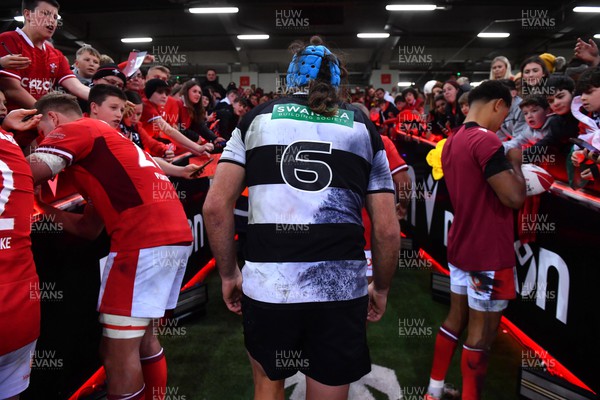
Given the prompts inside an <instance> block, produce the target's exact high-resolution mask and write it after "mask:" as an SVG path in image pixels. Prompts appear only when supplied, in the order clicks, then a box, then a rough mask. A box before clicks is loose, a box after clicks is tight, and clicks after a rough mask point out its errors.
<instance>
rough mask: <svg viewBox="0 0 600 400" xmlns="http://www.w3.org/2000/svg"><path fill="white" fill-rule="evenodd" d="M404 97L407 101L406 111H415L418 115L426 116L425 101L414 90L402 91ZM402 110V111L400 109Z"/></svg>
mask: <svg viewBox="0 0 600 400" xmlns="http://www.w3.org/2000/svg"><path fill="white" fill-rule="evenodd" d="M402 97H404V100H405V101H406V106H404V110H410V111H414V112H416V113H417V114H421V115H422V114H424V113H425V108H424V107H423V99H421V98H420V97H419V95H418V93H417V91H416V90H415V89H414V88H406V89H404V90H403V91H402ZM398 110H400V109H398Z"/></svg>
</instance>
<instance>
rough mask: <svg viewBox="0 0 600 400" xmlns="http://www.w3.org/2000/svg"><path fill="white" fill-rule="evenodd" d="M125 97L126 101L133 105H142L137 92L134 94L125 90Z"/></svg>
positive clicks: (140, 97)
mask: <svg viewBox="0 0 600 400" xmlns="http://www.w3.org/2000/svg"><path fill="white" fill-rule="evenodd" d="M125 96H126V97H127V101H130V102H132V103H133V104H143V101H142V96H140V94H139V93H138V92H134V91H133V90H126V91H125Z"/></svg>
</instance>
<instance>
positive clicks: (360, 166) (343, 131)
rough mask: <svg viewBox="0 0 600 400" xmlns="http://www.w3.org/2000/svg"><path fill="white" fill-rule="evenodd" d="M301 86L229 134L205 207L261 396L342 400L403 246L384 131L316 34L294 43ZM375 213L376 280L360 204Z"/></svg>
mask: <svg viewBox="0 0 600 400" xmlns="http://www.w3.org/2000/svg"><path fill="white" fill-rule="evenodd" d="M290 50H291V51H292V52H293V53H294V58H293V60H292V63H291V64H290V68H289V70H288V77H287V82H288V86H289V87H291V88H296V89H297V92H296V93H295V94H294V95H292V96H290V97H284V98H281V99H277V100H274V101H271V102H268V103H264V104H261V105H259V106H257V107H255V108H254V109H253V110H252V111H250V112H249V113H248V114H246V115H245V116H244V117H243V118H242V120H241V122H240V124H239V126H238V128H236V129H235V130H234V132H233V135H232V138H231V140H230V141H229V142H228V144H227V147H226V148H225V151H224V152H223V155H222V156H221V160H220V163H219V165H218V167H217V171H216V174H215V178H214V182H213V184H212V186H211V188H210V190H209V192H208V195H207V198H206V202H205V204H204V213H203V214H204V216H205V222H206V228H207V232H208V237H209V242H210V245H211V248H212V250H213V254H214V255H215V259H216V261H217V265H218V267H219V273H220V275H221V279H222V291H223V299H224V301H225V303H226V305H227V307H228V308H229V309H230V310H231V311H233V312H235V313H238V314H240V313H241V314H242V315H243V324H244V338H245V345H246V349H247V350H248V354H249V357H250V363H251V365H252V371H253V377H254V398H255V399H283V398H284V380H285V378H287V377H289V376H292V375H294V374H295V373H296V372H297V371H301V372H303V373H304V374H305V375H306V377H307V378H306V392H307V399H328V400H338V399H346V398H347V396H348V389H349V384H350V383H351V382H354V381H356V380H358V379H360V378H361V377H362V376H363V375H365V374H367V373H368V372H369V371H370V369H371V362H370V357H369V350H368V347H367V342H366V324H365V321H366V320H369V321H378V320H379V319H380V318H381V317H382V315H383V313H384V311H385V308H386V302H387V295H388V291H389V288H390V282H391V279H392V276H393V273H394V271H395V268H396V265H397V259H398V251H399V247H400V229H399V224H398V220H397V218H396V210H395V205H394V194H393V193H394V188H393V184H392V179H391V175H390V170H389V166H388V163H387V160H386V156H385V151H384V146H383V143H382V141H381V137H380V136H379V134H378V133H377V130H376V128H375V127H374V126H373V124H372V123H371V122H370V121H369V119H368V117H367V116H365V115H364V114H363V113H362V112H361V111H360V110H359V109H358V108H355V107H354V106H351V105H349V104H347V103H343V102H341V101H340V100H339V97H338V92H337V88H338V86H339V84H340V80H341V77H343V76H344V75H345V74H346V71H345V69H344V67H343V66H342V65H340V62H339V60H338V59H337V57H336V56H335V55H334V54H332V53H331V52H330V51H329V49H327V48H326V47H325V46H324V45H323V44H322V41H321V38H319V37H316V36H315V37H313V38H311V41H310V45H308V46H307V45H305V44H303V43H299V42H296V43H293V44H292V46H290ZM245 184H247V186H248V193H249V194H248V201H249V216H248V227H247V240H246V244H245V246H244V249H243V251H244V255H245V260H246V264H245V266H244V267H243V269H242V271H241V272H240V270H239V268H238V266H237V265H236V251H235V244H234V240H233V236H234V215H233V213H232V210H233V208H234V204H235V201H236V199H237V198H238V196H239V195H240V193H241V192H242V189H243V188H244V185H245ZM365 203H366V208H367V211H368V213H369V215H370V217H371V220H372V223H373V227H372V245H373V248H372V253H373V264H374V265H375V266H376V268H375V270H374V271H373V276H374V280H373V283H372V284H370V285H368V284H367V278H366V269H367V262H366V260H365V255H364V252H363V246H364V239H363V227H362V222H361V209H362V207H363V205H364V204H365Z"/></svg>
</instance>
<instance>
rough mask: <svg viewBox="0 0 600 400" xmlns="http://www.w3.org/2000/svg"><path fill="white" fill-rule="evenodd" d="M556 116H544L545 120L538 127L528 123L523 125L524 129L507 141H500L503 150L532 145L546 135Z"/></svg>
mask: <svg viewBox="0 0 600 400" xmlns="http://www.w3.org/2000/svg"><path fill="white" fill-rule="evenodd" d="M554 118H556V115H549V116H548V118H546V122H544V125H542V127H541V128H539V129H533V128H531V127H530V126H529V125H527V124H526V125H525V129H523V130H522V131H521V133H520V134H519V135H517V136H515V137H513V138H512V139H511V140H509V141H508V142H504V143H502V145H503V146H504V152H508V151H509V150H510V149H512V148H515V147H516V148H518V149H522V148H523V146H527V147H529V146H532V145H534V144H536V143H537V142H538V141H540V140H541V139H542V138H543V137H544V136H546V135H547V134H548V133H549V132H550V122H551V121H552V120H553V119H554Z"/></svg>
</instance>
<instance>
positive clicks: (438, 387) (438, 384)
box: [427, 378, 444, 399]
mask: <svg viewBox="0 0 600 400" xmlns="http://www.w3.org/2000/svg"><path fill="white" fill-rule="evenodd" d="M443 390H444V381H443V380H441V381H438V380H435V379H431V378H429V386H428V387H427V393H428V394H430V395H431V396H433V397H435V398H438V399H439V398H441V397H442V391H443Z"/></svg>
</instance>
